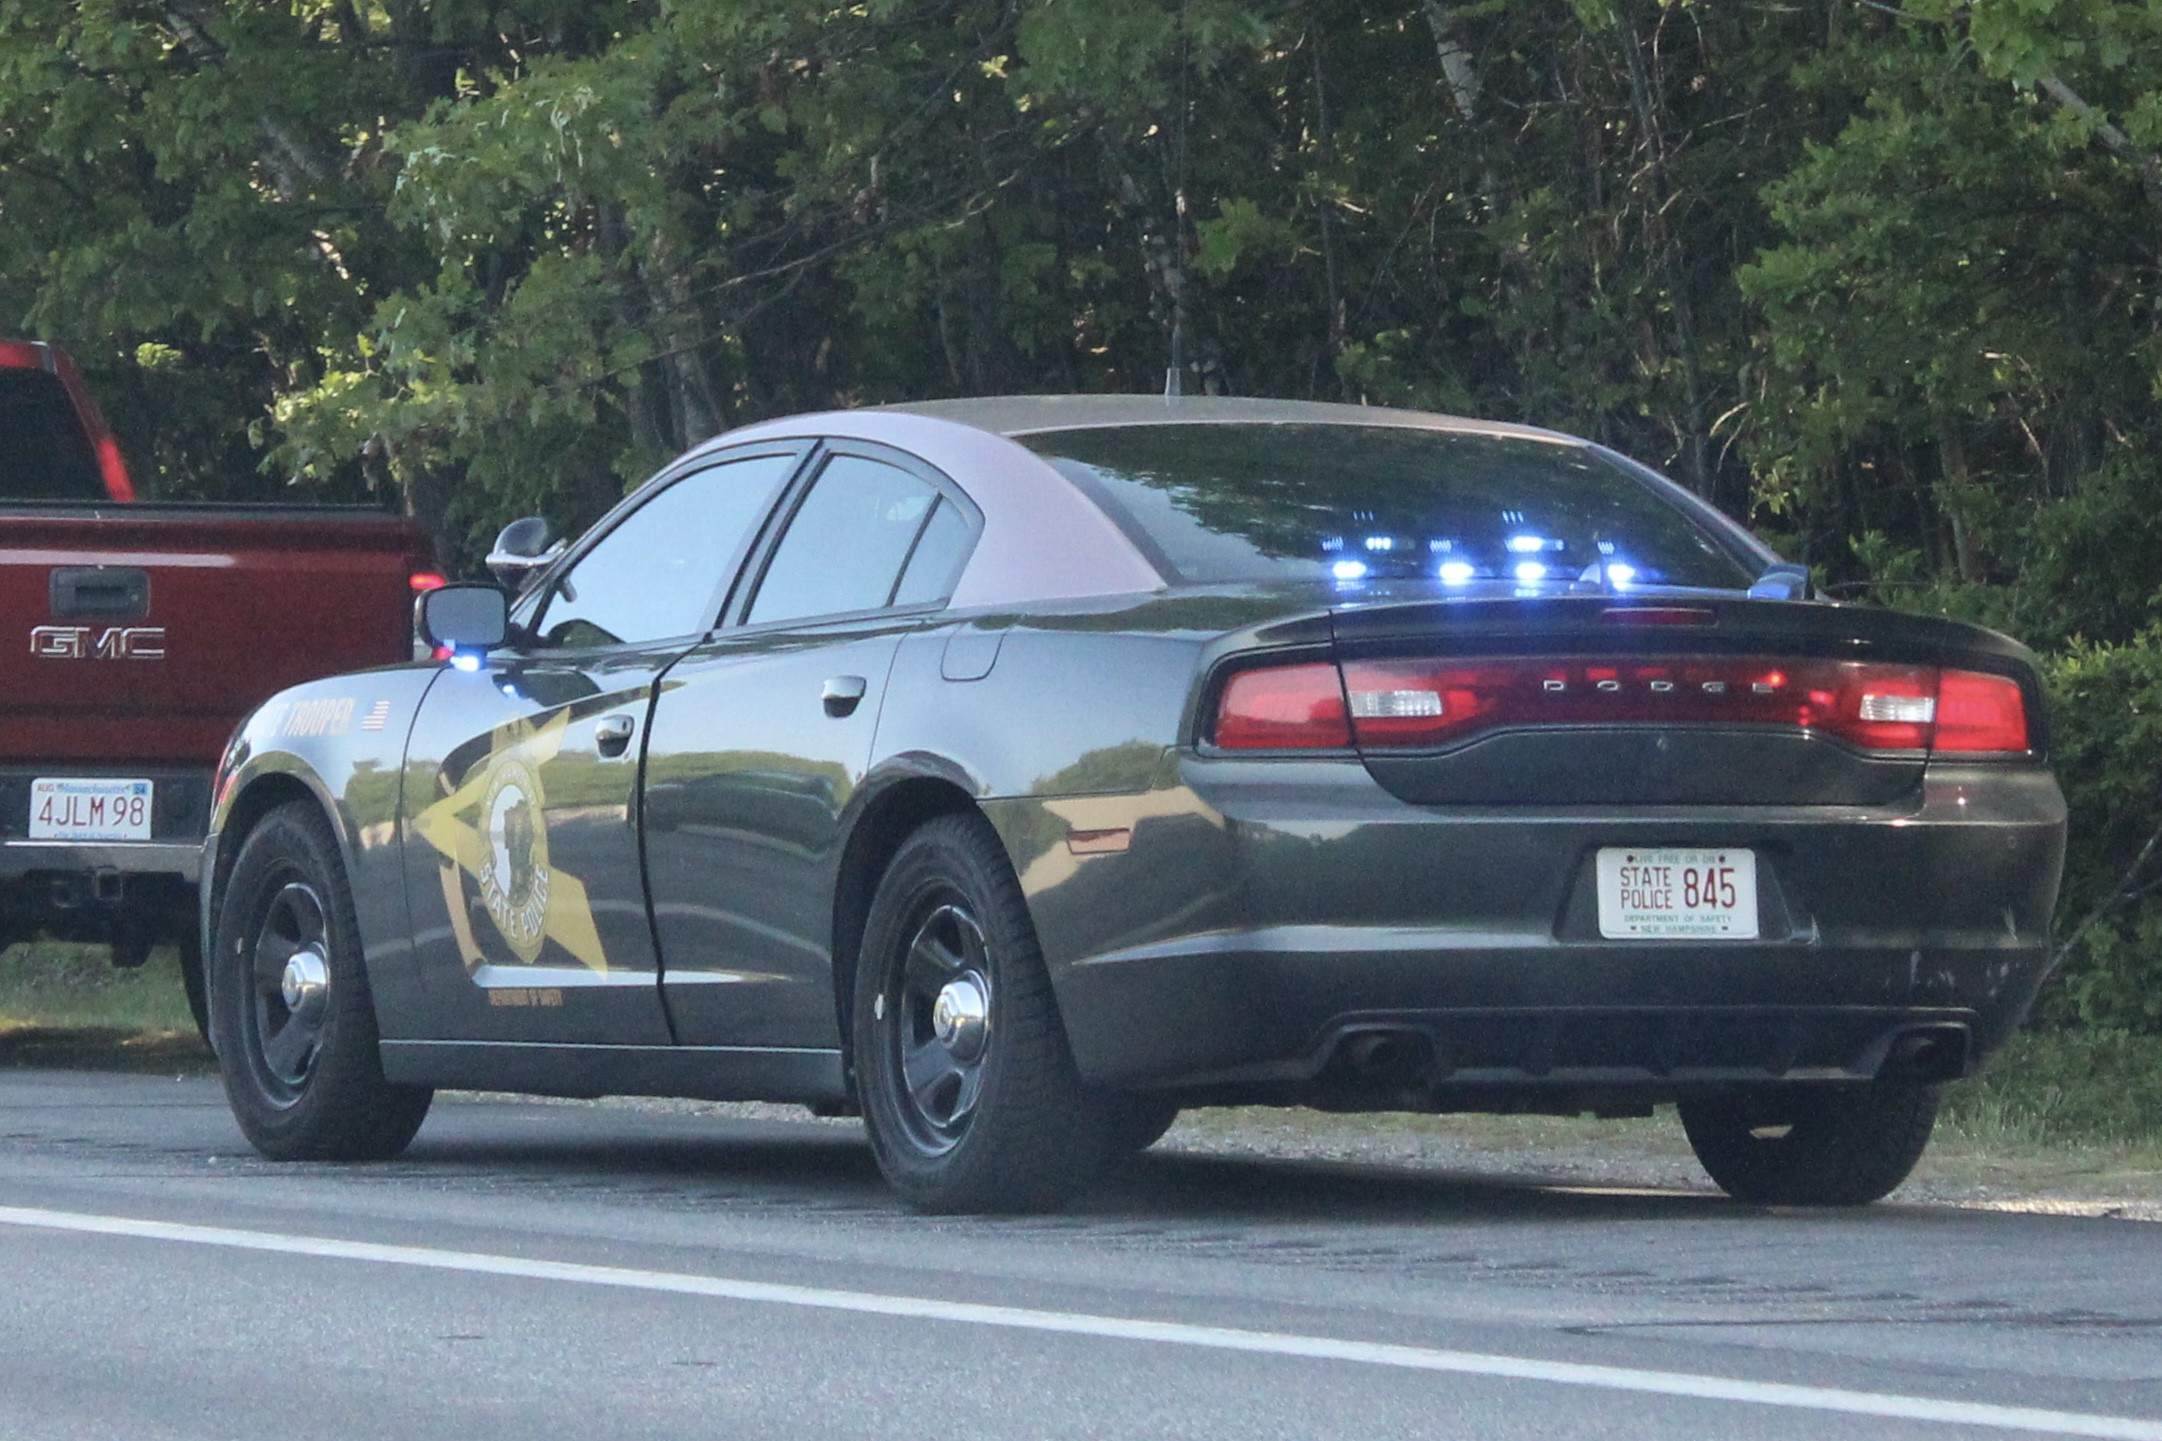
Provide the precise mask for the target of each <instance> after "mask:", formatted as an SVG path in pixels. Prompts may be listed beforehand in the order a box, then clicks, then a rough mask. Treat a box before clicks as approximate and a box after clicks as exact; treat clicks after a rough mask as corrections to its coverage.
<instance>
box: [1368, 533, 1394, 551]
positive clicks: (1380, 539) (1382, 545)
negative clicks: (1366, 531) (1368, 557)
mask: <svg viewBox="0 0 2162 1441" xmlns="http://www.w3.org/2000/svg"><path fill="white" fill-rule="evenodd" d="M1366 548H1367V549H1368V550H1377V551H1391V550H1394V549H1396V541H1395V540H1394V538H1392V537H1390V536H1386V535H1370V536H1368V537H1367V538H1366Z"/></svg>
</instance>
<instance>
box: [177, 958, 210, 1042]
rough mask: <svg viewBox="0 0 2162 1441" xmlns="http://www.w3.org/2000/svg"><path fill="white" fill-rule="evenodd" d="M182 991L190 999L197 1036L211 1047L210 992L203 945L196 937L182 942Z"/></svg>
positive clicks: (190, 1008) (191, 1014) (189, 1010)
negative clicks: (205, 982)
mask: <svg viewBox="0 0 2162 1441" xmlns="http://www.w3.org/2000/svg"><path fill="white" fill-rule="evenodd" d="M180 989H181V991H182V992H183V993H184V994H185V995H186V996H187V998H188V1014H189V1015H190V1016H191V1017H193V1018H194V1020H195V1034H197V1035H198V1036H201V1037H202V1038H203V1044H204V1045H206V1046H208V1045H210V1044H211V1041H210V992H209V991H208V989H206V988H205V987H204V985H203V943H202V942H201V941H200V940H198V939H197V938H196V937H194V936H184V937H182V938H181V941H180ZM213 1049H215V1048H214V1047H213Z"/></svg>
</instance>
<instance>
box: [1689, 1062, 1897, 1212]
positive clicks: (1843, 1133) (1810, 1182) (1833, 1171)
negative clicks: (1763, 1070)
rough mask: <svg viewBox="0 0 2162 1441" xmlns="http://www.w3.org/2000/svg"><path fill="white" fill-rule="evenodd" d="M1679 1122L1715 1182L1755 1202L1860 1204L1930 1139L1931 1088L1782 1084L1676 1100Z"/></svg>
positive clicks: (1887, 1187) (1878, 1195)
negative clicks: (1679, 1116) (1679, 1114)
mask: <svg viewBox="0 0 2162 1441" xmlns="http://www.w3.org/2000/svg"><path fill="white" fill-rule="evenodd" d="M1679 1109H1680V1111H1681V1118H1682V1129H1683V1130H1684V1131H1685V1132H1687V1133H1688V1136H1689V1145H1690V1148H1691V1149H1692V1150H1694V1151H1695V1152H1696V1153H1697V1160H1698V1162H1699V1163H1701V1164H1702V1165H1703V1167H1704V1169H1705V1171H1706V1172H1707V1173H1708V1174H1709V1175H1710V1176H1711V1178H1712V1180H1714V1181H1715V1182H1717V1183H1718V1185H1719V1188H1720V1189H1721V1190H1723V1191H1725V1192H1726V1193H1727V1194H1728V1195H1730V1196H1732V1197H1734V1198H1735V1199H1736V1200H1738V1201H1748V1202H1751V1203H1753V1204H1755V1205H1761V1206H1866V1205H1868V1204H1869V1203H1870V1202H1871V1201H1875V1200H1880V1199H1882V1198H1883V1197H1885V1196H1888V1195H1890V1194H1891V1193H1892V1191H1893V1190H1894V1189H1896V1188H1897V1187H1898V1185H1899V1183H1900V1182H1902V1181H1904V1180H1906V1179H1907V1175H1908V1173H1909V1172H1911V1171H1912V1170H1913V1169H1914V1164H1915V1162H1917V1161H1919V1160H1920V1159H1921V1158H1922V1152H1923V1150H1924V1149H1925V1148H1926V1147H1927V1146H1928V1145H1929V1133H1930V1130H1931V1129H1932V1127H1934V1126H1935V1124H1936V1119H1937V1088H1936V1087H1934V1086H1923V1085H1915V1084H1912V1083H1907V1082H1872V1083H1870V1084H1868V1085H1860V1086H1815V1087H1800V1086H1795V1087H1780V1088H1776V1089H1773V1088H1766V1089H1762V1090H1756V1091H1739V1092H1730V1093H1726V1094H1723V1095H1717V1096H1706V1097H1699V1098H1696V1099H1691V1100H1684V1101H1682V1102H1681V1104H1680V1106H1679Z"/></svg>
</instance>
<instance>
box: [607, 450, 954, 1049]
mask: <svg viewBox="0 0 2162 1441" xmlns="http://www.w3.org/2000/svg"><path fill="white" fill-rule="evenodd" d="M977 523H978V522H977V519H976V516H975V513H974V510H973V508H972V507H970V506H969V505H968V503H967V502H966V501H965V500H964V499H962V498H961V497H960V496H959V494H958V493H957V492H955V491H953V490H951V489H950V487H948V486H946V485H945V484H944V482H943V481H942V480H940V479H938V478H936V477H934V476H933V475H932V474H931V473H930V472H928V471H925V470H923V469H921V468H920V467H915V466H913V465H911V464H909V463H907V462H906V461H905V460H904V459H902V458H900V457H897V456H893V455H877V454H871V453H853V452H851V451H846V450H843V451H837V452H835V453H832V454H829V455H827V456H825V457H823V459H822V464H821V465H820V468H819V469H818V472H817V475H816V477H815V479H814V480H813V482H812V483H811V485H810V486H809V488H808V490H807V491H806V492H805V494H804V495H803V498H802V500H801V502H800V504H798V505H797V507H796V509H795V512H794V514H793V516H792V518H791V519H790V521H789V523H788V528H787V530H786V532H785V533H784V534H783V535H782V537H781V539H780V542H779V544H778V545H777V546H776V547H775V549H774V551H773V554H772V558H771V560H770V561H769V562H768V564H767V565H766V567H765V571H764V574H763V577H762V578H761V580H760V582H759V585H758V589H757V592H756V594H755V595H754V596H752V597H751V599H750V600H749V602H748V604H747V605H746V606H742V607H739V610H741V611H742V612H743V614H744V621H743V624H741V625H740V626H737V627H735V628H733V629H726V630H722V631H720V632H717V633H716V634H715V635H713V636H711V637H709V638H708V639H707V640H706V641H704V642H703V643H701V644H700V645H698V646H697V647H696V648H695V649H693V650H692V651H691V652H690V653H689V654H688V655H686V656H685V657H684V658H683V659H682V661H680V662H679V663H678V664H677V665H676V666H675V667H674V668H673V669H672V670H670V671H669V673H668V676H667V679H666V681H665V682H664V683H663V685H662V688H661V693H660V695H659V697H658V699H657V700H656V701H655V705H654V717H653V734H652V737H651V740H650V743H649V749H648V753H647V759H646V794H645V809H646V865H647V883H648V886H649V888H650V891H651V896H652V903H653V919H654V932H655V936H656V938H657V940H658V942H659V945H660V952H661V960H662V967H663V972H662V989H663V992H664V993H665V994H666V996H667V998H668V1007H669V1011H670V1014H671V1016H672V1017H673V1019H674V1022H675V1027H676V1035H677V1039H678V1040H680V1041H682V1042H684V1043H685V1044H696V1045H727V1046H825V1047H831V1046H835V1045H837V1044H838V1043H839V1029H838V1025H837V1023H836V1020H835V1016H834V990H833V979H832V961H831V955H830V947H831V944H832V940H831V934H830V933H831V927H832V916H833V872H834V867H835V864H836V862H837V859H838V857H837V850H838V848H839V845H840V842H841V835H842V830H841V827H842V820H843V816H844V813H845V811H846V809H847V807H848V804H849V801H850V799H851V798H852V797H853V796H854V795H855V792H856V789H857V787H858V786H859V785H860V784H861V783H862V780H863V777H864V773H865V771H866V769H867V768H868V766H869V764H870V758H871V748H872V738H873V732H874V730H875V728H876V725H877V718H878V711H879V705H880V703H881V701H882V699H883V697H884V691H885V685H886V680H887V674H888V672H889V671H890V670H891V668H892V665H893V658H894V654H895V652H896V650H897V649H898V647H899V644H900V639H901V637H902V635H904V634H905V633H906V632H907V631H908V630H910V629H912V628H914V627H916V626H918V625H921V624H923V623H925V620H926V618H927V617H928V616H929V615H930V614H932V613H933V612H935V611H936V609H937V607H938V605H939V604H941V603H942V602H943V601H944V599H945V597H946V596H947V595H948V594H949V593H950V592H951V589H952V582H953V579H954V576H955V574H956V573H957V572H958V570H959V566H960V563H961V561H962V560H963V559H964V558H965V556H966V553H967V548H968V546H969V545H970V544H971V543H972V542H973V538H974V534H975V530H976V526H977Z"/></svg>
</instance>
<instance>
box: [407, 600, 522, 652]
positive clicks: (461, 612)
mask: <svg viewBox="0 0 2162 1441" xmlns="http://www.w3.org/2000/svg"><path fill="white" fill-rule="evenodd" d="M413 629H414V631H415V632H416V633H418V635H419V636H420V638H421V640H422V641H424V642H425V643H426V644H427V645H429V646H430V647H437V646H442V647H447V648H448V649H450V650H451V651H452V652H454V653H455V652H473V651H484V650H493V649H495V648H496V647H497V646H499V645H501V644H503V641H504V639H505V638H506V637H507V636H508V635H509V634H510V600H509V598H508V597H506V596H505V595H504V594H503V592H502V591H500V590H498V589H496V588H495V587H494V586H492V585H446V586H443V587H441V588H439V589H436V590H426V591H422V592H421V594H420V599H419V600H416V601H414V602H413Z"/></svg>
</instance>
